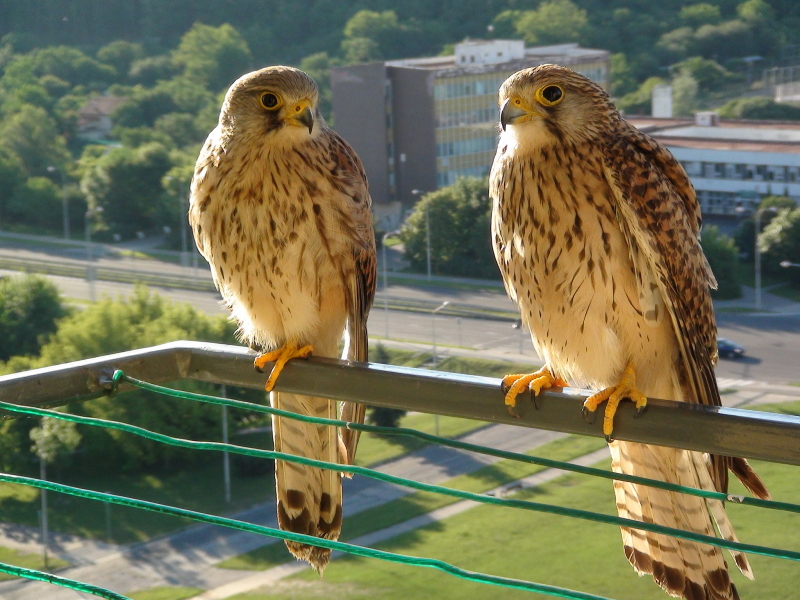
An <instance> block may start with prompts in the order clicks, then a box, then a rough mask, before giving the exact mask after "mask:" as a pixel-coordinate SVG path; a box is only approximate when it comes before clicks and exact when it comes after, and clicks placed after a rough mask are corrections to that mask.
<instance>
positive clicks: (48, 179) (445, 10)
mask: <svg viewBox="0 0 800 600" xmlns="http://www.w3.org/2000/svg"><path fill="white" fill-rule="evenodd" d="M798 31H800V4H797V3H795V2H790V1H788V0H771V1H770V2H767V1H766V0H747V1H745V2H739V1H736V0H724V1H723V0H717V1H715V2H704V3H696V4H691V5H686V4H685V2H678V1H677V0H666V1H664V2H660V3H647V4H646V5H642V4H641V3H640V2H637V1H634V0H611V1H610V2H602V3H601V2H598V1H597V0H544V1H538V0H520V1H513V2H512V0H489V1H488V2H476V1H474V0H469V1H465V2H458V3H451V2H442V1H437V2H418V1H416V0H397V1H395V2H392V3H384V2H376V1H372V2H362V3H357V4H355V5H353V4H347V3H340V2H332V1H330V0H318V1H315V2H313V3H311V2H307V1H306V0H299V1H298V2H293V3H282V2H276V1H275V0H242V1H238V2H235V3H231V2H227V1H223V0H199V1H193V2H189V1H185V0H173V1H170V2H155V1H152V0H138V1H136V2H130V1H125V2H122V1H120V0H106V1H100V0H48V1H47V2H45V1H44V0H33V1H31V2H26V3H21V2H15V1H13V0H0V228H2V229H7V230H12V231H20V232H31V233H49V234H54V235H58V234H59V233H60V232H61V230H62V212H61V205H62V202H63V201H64V200H66V202H67V204H68V206H69V216H70V225H71V229H72V231H73V232H77V231H82V229H83V219H84V214H85V213H86V211H87V210H89V209H91V215H92V216H91V227H92V229H93V236H94V239H97V240H102V241H113V240H126V239H131V238H133V237H135V236H136V235H142V234H145V235H152V234H164V233H166V234H167V244H168V245H169V246H171V247H173V248H175V247H177V246H178V245H179V243H180V240H179V235H178V231H179V229H180V221H181V220H182V219H183V218H184V216H183V215H184V214H185V209H186V207H185V200H186V196H187V193H188V185H189V181H190V180H191V174H192V167H193V164H194V160H195V158H196V156H197V153H198V151H199V147H200V144H201V143H202V142H203V140H204V139H205V136H206V135H207V133H208V132H209V131H210V130H211V129H212V128H213V127H214V125H215V123H216V120H217V115H218V112H219V106H220V103H221V99H222V94H223V93H224V91H225V89H226V88H227V87H228V85H229V84H230V83H231V82H232V81H233V80H234V79H235V78H236V77H238V76H239V75H240V74H242V73H243V72H246V71H248V70H250V69H253V68H257V67H260V66H264V65H268V64H281V63H284V64H293V65H297V66H299V67H301V68H303V69H305V70H306V71H308V72H309V73H310V74H311V75H312V76H313V77H314V78H315V79H316V80H317V81H318V82H319V84H320V87H321V91H322V109H323V112H324V113H325V114H326V116H327V117H329V118H332V119H333V122H334V125H335V115H330V89H329V81H328V80H329V70H330V68H331V66H333V65H337V64H347V63H357V62H362V61H370V60H378V59H392V58H401V57H411V56H424V55H431V54H437V53H443V52H445V53H446V52H450V51H452V45H453V44H454V43H456V42H458V41H460V40H463V39H464V38H467V37H471V38H486V37H514V38H523V39H525V41H526V42H527V43H528V44H529V45H531V44H552V43H560V42H579V43H580V44H582V45H584V46H587V47H596V48H604V49H608V50H609V51H611V52H612V53H613V57H612V94H613V95H614V97H615V98H616V100H617V103H618V105H619V106H620V107H621V108H623V109H624V110H626V111H627V112H628V113H637V112H646V111H648V110H649V102H650V91H651V90H652V88H653V86H654V85H656V84H657V83H659V82H661V81H664V80H665V79H671V80H672V83H673V88H674V90H675V93H676V103H675V104H676V110H677V112H678V113H681V114H688V113H689V112H691V111H692V110H695V109H697V108H704V107H708V106H722V105H723V104H725V106H724V107H723V112H724V113H725V114H726V115H730V116H741V117H753V116H755V117H758V118H765V117H766V118H770V117H773V118H797V114H798V109H795V108H794V107H778V108H777V109H776V108H775V106H774V103H771V101H769V100H768V99H765V98H746V99H744V100H742V99H738V98H739V97H740V96H742V95H743V94H745V93H746V92H747V91H748V89H749V86H748V82H747V80H748V77H749V76H752V72H749V71H748V65H747V63H746V62H745V61H744V60H743V59H744V58H745V57H747V56H753V55H758V56H760V57H762V59H761V61H760V62H759V63H757V67H756V70H757V71H759V70H760V69H762V68H765V67H769V66H773V65H780V64H785V63H787V62H791V61H792V60H794V59H797V58H798V52H800V44H798V42H800V40H799V39H797V38H798V34H797V32H798ZM757 74H758V73H757ZM103 97H108V98H112V99H114V102H115V103H116V108H115V109H114V111H113V113H111V115H110V116H111V120H112V122H113V129H111V131H110V133H109V134H108V135H106V136H105V138H103V139H100V140H91V139H87V138H86V137H81V136H80V135H79V111H80V109H81V107H83V106H84V105H86V103H87V102H88V101H89V100H90V99H93V98H103ZM732 99H733V100H732ZM729 100H732V102H728V101H729ZM726 102H728V103H727V104H726ZM99 209H102V210H99ZM73 237H75V233H73Z"/></svg>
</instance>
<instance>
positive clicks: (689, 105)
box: [672, 73, 700, 117]
mask: <svg viewBox="0 0 800 600" xmlns="http://www.w3.org/2000/svg"><path fill="white" fill-rule="evenodd" d="M699 88H700V86H699V85H698V83H697V80H696V79H695V78H694V77H692V76H691V75H690V74H688V73H680V74H679V75H677V76H676V77H675V78H674V79H673V80H672V110H673V112H674V113H675V116H678V117H690V116H692V113H693V112H694V111H695V110H697V92H698V90H699Z"/></svg>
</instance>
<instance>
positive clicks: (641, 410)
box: [633, 404, 647, 419]
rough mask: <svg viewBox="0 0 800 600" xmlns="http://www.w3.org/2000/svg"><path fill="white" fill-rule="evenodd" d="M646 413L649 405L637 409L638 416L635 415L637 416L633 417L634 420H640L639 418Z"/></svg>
mask: <svg viewBox="0 0 800 600" xmlns="http://www.w3.org/2000/svg"><path fill="white" fill-rule="evenodd" d="M646 411H647V404H645V405H644V406H642V407H641V408H639V409H637V410H636V414H635V415H633V418H634V419H638V418H639V417H641V416H642V415H643V414H644V413H645V412H646Z"/></svg>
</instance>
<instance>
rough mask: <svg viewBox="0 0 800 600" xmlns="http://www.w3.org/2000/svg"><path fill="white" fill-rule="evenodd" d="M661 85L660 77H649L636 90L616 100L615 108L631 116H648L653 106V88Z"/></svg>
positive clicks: (662, 81)
mask: <svg viewBox="0 0 800 600" xmlns="http://www.w3.org/2000/svg"><path fill="white" fill-rule="evenodd" d="M663 83H664V80H663V79H661V78H660V77H649V78H648V79H647V80H645V82H644V83H642V85H640V86H639V89H638V90H636V91H635V92H631V93H629V94H625V95H624V96H623V97H622V98H620V99H619V100H617V108H618V109H619V110H622V111H625V112H626V113H627V114H631V115H649V114H650V111H651V109H652V105H653V88H654V87H656V86H657V85H661V84H663Z"/></svg>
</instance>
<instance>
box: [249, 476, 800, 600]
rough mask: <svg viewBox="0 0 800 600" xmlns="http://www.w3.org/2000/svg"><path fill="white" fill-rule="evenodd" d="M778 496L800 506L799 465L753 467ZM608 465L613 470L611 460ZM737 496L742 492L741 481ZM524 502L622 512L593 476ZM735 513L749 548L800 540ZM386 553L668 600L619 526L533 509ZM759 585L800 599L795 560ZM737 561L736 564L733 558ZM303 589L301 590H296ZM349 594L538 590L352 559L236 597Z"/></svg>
mask: <svg viewBox="0 0 800 600" xmlns="http://www.w3.org/2000/svg"><path fill="white" fill-rule="evenodd" d="M754 463H755V464H754V466H755V468H756V469H757V470H758V471H759V473H760V474H761V476H762V477H763V478H764V479H765V481H766V482H767V485H768V486H769V488H770V489H771V491H772V493H773V495H774V496H775V497H776V498H777V499H779V500H784V501H790V502H800V488H798V486H797V485H796V481H797V476H796V472H795V470H794V468H793V467H788V466H785V465H777V464H770V463H760V462H755V461H754ZM599 466H603V467H606V468H607V467H608V466H609V464H608V463H605V464H602V465H599ZM731 488H732V489H731V491H732V492H733V493H740V492H742V488H741V486H740V485H738V483H735V484H732V486H731ZM516 497H518V498H525V499H533V500H536V501H537V502H544V503H548V504H557V505H561V506H571V507H575V508H581V509H585V510H594V511H599V512H604V513H608V514H613V513H614V512H615V508H614V499H613V493H612V491H611V484H610V482H608V481H603V480H595V479H591V478H588V477H584V476H577V475H575V476H573V475H568V476H565V477H562V478H559V479H558V480H556V481H553V482H551V483H548V484H546V485H544V486H541V487H539V488H536V489H532V490H527V491H524V492H521V493H520V494H518V495H517V496H516ZM728 510H729V514H730V515H731V519H732V521H733V522H734V524H735V526H736V529H737V532H738V534H739V537H740V539H741V540H742V541H745V542H751V543H758V544H765V545H770V546H776V547H784V548H795V549H796V548H797V547H798V543H799V542H800V533H798V531H800V530H799V529H798V519H800V517H798V515H792V514H789V513H784V512H777V511H775V512H771V513H769V514H767V513H765V512H763V511H759V510H757V509H753V508H749V507H743V506H730V505H729V508H728ZM378 547H379V548H381V549H384V550H390V551H393V552H399V553H404V554H412V555H415V556H427V557H434V558H438V559H441V560H444V561H447V562H450V563H452V564H455V565H457V566H459V567H463V568H466V569H471V570H476V571H481V572H484V573H492V574H496V575H502V576H505V577H514V578H518V579H526V580H529V581H537V582H540V583H547V584H551V585H558V586H562V587H567V588H570V589H574V590H581V591H585V592H590V593H594V594H599V595H601V596H606V597H609V598H615V599H617V600H663V599H664V598H666V596H665V595H664V593H663V592H662V591H661V590H660V589H659V588H658V587H657V586H656V585H655V584H654V583H653V582H652V580H651V579H650V578H649V577H642V578H640V577H637V576H636V574H635V573H634V571H633V570H632V569H631V567H630V565H629V564H628V562H627V560H625V558H624V556H623V553H622V548H621V543H620V536H619V532H618V530H617V529H616V528H615V527H613V526H608V525H602V524H595V523H591V522H587V521H579V520H577V519H568V518H565V517H558V516H550V515H546V514H540V513H533V512H529V511H518V510H504V509H500V508H498V507H489V506H480V507H478V508H475V509H472V510H470V511H467V512H465V513H462V514H461V515H457V516H455V517H452V518H450V519H447V520H445V521H442V522H439V523H435V524H432V525H430V526H428V527H425V528H422V529H419V530H416V531H414V532H411V533H408V534H405V535H402V536H398V537H397V538H394V539H392V540H389V541H387V542H385V543H383V544H379V545H378ZM750 560H751V563H752V565H753V569H754V571H755V573H756V581H755V582H750V581H748V580H746V579H744V578H743V577H742V576H741V575H739V574H738V573H737V574H734V580H735V581H736V584H737V587H738V588H739V591H740V593H741V596H742V597H743V598H747V599H748V600H791V599H794V598H796V597H797V590H796V587H797V581H798V580H799V579H800V565H798V564H797V563H794V562H792V561H786V560H779V559H770V558H765V557H760V556H751V557H750ZM728 563H729V564H732V561H731V560H730V558H728ZM294 582H297V584H296V587H293V586H292V584H293V583H294ZM337 588H341V589H346V590H347V591H348V593H347V594H346V595H340V596H339V597H353V598H357V597H361V596H362V595H364V596H367V595H368V596H369V597H370V598H373V599H378V600H407V599H408V598H422V597H425V598H437V599H441V600H463V599H464V598H481V599H485V600H513V599H515V598H519V599H520V600H522V599H523V598H532V597H534V596H532V595H531V594H529V593H526V592H520V591H512V590H506V589H502V588H499V587H493V586H488V585H481V584H476V583H470V582H466V581H463V580H460V579H456V578H455V577H452V576H450V575H447V574H444V573H440V572H437V571H433V570H431V569H419V568H414V567H408V566H403V565H396V564H390V563H384V562H382V561H378V560H371V559H360V558H350V557H344V558H340V559H337V560H335V561H334V562H333V563H331V565H329V566H328V568H327V570H326V571H325V578H324V580H321V579H320V578H319V577H318V576H317V575H316V574H313V573H303V574H300V575H298V576H296V577H295V578H292V579H290V580H288V581H287V582H285V585H284V586H282V587H281V588H280V589H279V590H277V593H272V592H271V591H270V592H259V593H249V594H242V595H239V596H235V600H275V599H278V598H281V599H290V598H311V597H316V595H317V594H318V593H320V592H323V593H324V591H325V590H328V589H330V590H336V589H337Z"/></svg>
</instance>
